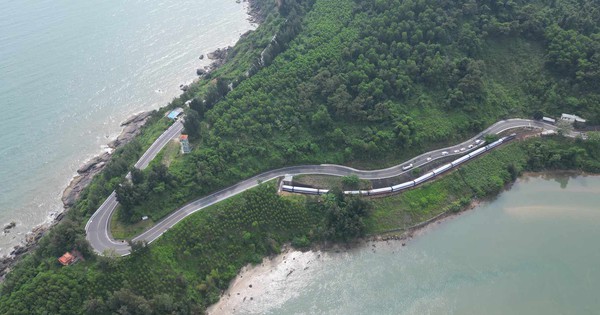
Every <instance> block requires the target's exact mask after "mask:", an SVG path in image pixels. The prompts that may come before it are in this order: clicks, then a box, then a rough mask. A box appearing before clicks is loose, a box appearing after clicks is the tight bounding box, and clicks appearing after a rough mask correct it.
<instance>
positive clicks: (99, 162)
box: [77, 152, 110, 174]
mask: <svg viewBox="0 0 600 315" xmlns="http://www.w3.org/2000/svg"><path fill="white" fill-rule="evenodd" d="M109 158H110V154H109V153H108V152H106V153H103V154H102V155H99V156H96V157H94V158H93V159H91V160H89V161H88V162H87V163H85V164H83V166H81V167H80V168H79V169H78V170H77V173H79V174H83V173H87V172H89V171H91V170H93V169H94V168H98V167H102V166H103V165H104V163H105V162H106V161H108V159H109Z"/></svg>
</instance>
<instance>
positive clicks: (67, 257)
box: [58, 252, 75, 266]
mask: <svg viewBox="0 0 600 315" xmlns="http://www.w3.org/2000/svg"><path fill="white" fill-rule="evenodd" d="M58 262H59V263H61V264H62V265H63V266H68V265H70V264H72V263H74V262H75V256H73V255H71V253H69V252H66V253H65V254H64V255H62V256H60V258H58Z"/></svg>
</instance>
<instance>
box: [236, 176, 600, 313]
mask: <svg viewBox="0 0 600 315" xmlns="http://www.w3.org/2000/svg"><path fill="white" fill-rule="evenodd" d="M599 240H600V176H595V177H593V176H589V177H586V176H577V177H569V176H555V177H526V178H523V179H519V180H518V181H517V183H516V184H515V185H514V186H513V187H512V188H511V189H510V190H509V191H507V192H504V193H502V194H501V195H500V196H499V197H498V198H497V199H496V200H494V201H492V202H490V203H487V204H483V205H481V206H478V207H476V208H475V209H474V210H471V211H468V212H466V213H464V214H462V215H459V216H456V217H453V218H451V219H448V220H446V221H444V222H441V223H439V224H437V223H436V224H433V226H430V227H429V228H427V229H425V230H424V231H422V232H420V235H418V236H416V237H414V238H413V239H411V240H408V241H389V242H387V243H386V242H375V243H372V244H368V245H367V246H363V247H361V248H359V249H356V250H352V251H349V252H344V253H321V254H320V255H319V256H317V257H318V259H317V258H315V257H314V256H316V255H314V254H311V253H304V254H303V255H307V257H309V259H308V260H305V261H304V262H303V265H301V266H300V265H298V266H296V265H294V267H293V268H292V267H290V266H291V265H293V264H294V263H295V262H297V261H301V260H302V254H300V255H295V256H292V255H291V254H288V256H287V258H286V260H287V261H286V262H287V265H288V267H290V271H293V272H290V271H287V272H285V273H282V274H283V275H284V276H283V277H281V278H280V279H275V280H273V281H269V284H268V285H266V289H265V292H263V293H262V294H261V292H253V291H252V290H253V289H246V291H247V292H244V293H243V294H242V295H243V296H247V299H245V301H244V302H243V303H241V306H238V308H237V310H236V311H237V313H238V314H419V315H421V314H461V315H468V314H473V315H478V314H530V315H536V314H540V315H542V314H598V313H599V312H600V299H599V298H598V292H599V291H600V268H599V267H598V266H600V245H599V244H600V243H599ZM403 242H405V243H406V246H402V243H403ZM311 255H312V256H311ZM292 259H293V261H292ZM290 264H291V265H290ZM303 266H305V267H303ZM292 269H293V270H292ZM260 278H261V279H270V278H269V277H268V275H263V277H260ZM248 281H250V280H248ZM253 281H261V280H260V279H255V280H253ZM246 287H247V285H246ZM234 294H235V292H232V294H231V295H232V296H234ZM250 297H252V299H250ZM234 313H235V312H234Z"/></svg>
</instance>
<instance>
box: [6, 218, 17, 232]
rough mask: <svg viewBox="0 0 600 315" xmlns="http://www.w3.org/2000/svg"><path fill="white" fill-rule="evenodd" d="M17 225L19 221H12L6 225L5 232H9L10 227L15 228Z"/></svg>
mask: <svg viewBox="0 0 600 315" xmlns="http://www.w3.org/2000/svg"><path fill="white" fill-rule="evenodd" d="M15 226H17V222H15V221H12V222H10V223H9V224H7V225H5V226H4V233H8V232H9V231H10V229H12V228H14V227H15Z"/></svg>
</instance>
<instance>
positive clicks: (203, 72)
mask: <svg viewBox="0 0 600 315" xmlns="http://www.w3.org/2000/svg"><path fill="white" fill-rule="evenodd" d="M206 73H207V72H206V70H204V69H202V68H198V69H196V74H197V75H205V74H206Z"/></svg>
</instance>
